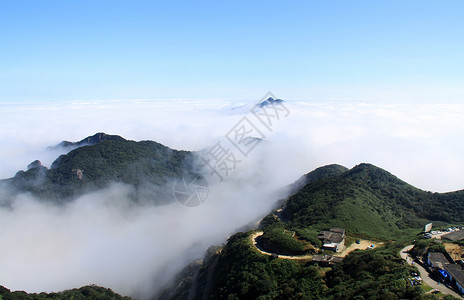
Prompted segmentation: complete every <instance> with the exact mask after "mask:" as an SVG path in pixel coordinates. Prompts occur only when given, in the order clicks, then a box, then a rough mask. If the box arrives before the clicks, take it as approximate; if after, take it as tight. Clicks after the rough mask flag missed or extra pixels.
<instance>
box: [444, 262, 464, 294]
mask: <svg viewBox="0 0 464 300" xmlns="http://www.w3.org/2000/svg"><path fill="white" fill-rule="evenodd" d="M445 271H446V274H447V275H448V276H449V281H450V282H451V284H453V285H454V286H455V287H456V288H457V289H458V290H459V292H461V294H464V270H463V269H462V267H461V266H460V265H457V264H449V265H446V266H445Z"/></svg>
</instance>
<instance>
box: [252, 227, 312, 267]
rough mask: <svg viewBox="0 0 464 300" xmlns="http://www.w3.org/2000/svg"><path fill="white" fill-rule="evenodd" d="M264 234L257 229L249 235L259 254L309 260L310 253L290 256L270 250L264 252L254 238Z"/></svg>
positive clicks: (310, 257)
mask: <svg viewBox="0 0 464 300" xmlns="http://www.w3.org/2000/svg"><path fill="white" fill-rule="evenodd" d="M263 234H264V232H262V231H257V232H254V233H252V234H251V235H250V240H251V242H252V243H253V247H255V248H256V250H258V251H259V252H260V253H261V254H264V255H269V256H272V255H278V257H279V258H283V259H301V260H304V259H306V260H310V259H312V258H313V256H312V255H297V256H292V255H281V254H278V253H270V252H266V251H263V250H261V249H259V247H258V245H257V242H256V238H257V237H259V236H262V235H263Z"/></svg>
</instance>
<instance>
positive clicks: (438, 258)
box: [427, 252, 450, 269]
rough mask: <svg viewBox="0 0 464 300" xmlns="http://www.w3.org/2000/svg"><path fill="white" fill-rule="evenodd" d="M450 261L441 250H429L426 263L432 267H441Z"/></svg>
mask: <svg viewBox="0 0 464 300" xmlns="http://www.w3.org/2000/svg"><path fill="white" fill-rule="evenodd" d="M449 263H450V261H449V260H448V259H447V258H446V256H445V255H444V254H443V253H441V252H429V254H428V255H427V264H428V265H429V266H430V267H431V268H432V269H443V268H444V267H445V265H447V264H449Z"/></svg>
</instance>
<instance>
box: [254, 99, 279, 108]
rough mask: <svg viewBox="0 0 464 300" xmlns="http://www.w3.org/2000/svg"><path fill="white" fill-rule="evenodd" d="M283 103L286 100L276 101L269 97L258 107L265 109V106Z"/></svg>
mask: <svg viewBox="0 0 464 300" xmlns="http://www.w3.org/2000/svg"><path fill="white" fill-rule="evenodd" d="M282 102H284V100H282V99H274V98H273V97H269V98H267V99H266V100H264V101H262V102H261V103H259V104H258V105H259V107H265V106H269V105H275V104H279V103H282Z"/></svg>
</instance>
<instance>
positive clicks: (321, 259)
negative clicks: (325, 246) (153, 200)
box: [311, 254, 343, 267]
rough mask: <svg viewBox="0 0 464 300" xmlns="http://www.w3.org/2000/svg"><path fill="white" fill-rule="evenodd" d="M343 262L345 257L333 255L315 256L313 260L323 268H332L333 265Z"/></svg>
mask: <svg viewBox="0 0 464 300" xmlns="http://www.w3.org/2000/svg"><path fill="white" fill-rule="evenodd" d="M342 260H343V257H338V256H332V255H327V254H325V255H314V256H313V258H312V259H311V262H312V263H315V264H318V265H319V266H321V267H328V266H332V265H333V264H336V263H339V262H341V261H342Z"/></svg>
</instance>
